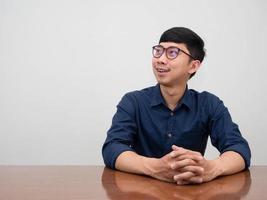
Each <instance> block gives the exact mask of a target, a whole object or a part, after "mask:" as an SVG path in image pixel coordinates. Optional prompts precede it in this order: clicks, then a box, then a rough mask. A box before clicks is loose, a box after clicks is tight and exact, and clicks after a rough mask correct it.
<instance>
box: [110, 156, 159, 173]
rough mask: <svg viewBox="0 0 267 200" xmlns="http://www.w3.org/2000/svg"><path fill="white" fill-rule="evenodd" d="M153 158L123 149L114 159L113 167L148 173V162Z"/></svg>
mask: <svg viewBox="0 0 267 200" xmlns="http://www.w3.org/2000/svg"><path fill="white" fill-rule="evenodd" d="M153 160H154V159H153V158H148V157H144V156H140V155H138V154H137V153H135V152H133V151H125V152H123V153H121V154H120V155H119V156H118V158H117V159H116V163H115V168H116V169H118V170H121V171H125V172H130V173H135V174H142V175H150V174H151V172H150V163H151V162H152V161H153Z"/></svg>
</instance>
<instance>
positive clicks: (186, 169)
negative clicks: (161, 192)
mask: <svg viewBox="0 0 267 200" xmlns="http://www.w3.org/2000/svg"><path fill="white" fill-rule="evenodd" d="M179 171H180V172H192V173H194V174H195V175H196V176H202V175H203V173H204V168H203V167H199V166H186V167H184V168H182V169H179Z"/></svg>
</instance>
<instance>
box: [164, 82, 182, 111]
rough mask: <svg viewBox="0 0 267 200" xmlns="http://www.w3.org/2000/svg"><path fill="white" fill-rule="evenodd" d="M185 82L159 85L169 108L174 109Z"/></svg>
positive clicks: (180, 96)
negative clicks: (175, 84) (176, 84)
mask: <svg viewBox="0 0 267 200" xmlns="http://www.w3.org/2000/svg"><path fill="white" fill-rule="evenodd" d="M185 89H186V83H185V84H183V85H178V86H164V85H160V91H161V94H162V96H163V98H164V100H165V102H166V104H167V106H168V108H169V109H170V110H174V109H175V108H176V106H177V105H178V103H179V102H180V100H181V98H182V96H183V95H184V92H185Z"/></svg>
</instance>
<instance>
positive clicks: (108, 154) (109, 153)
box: [103, 143, 134, 169]
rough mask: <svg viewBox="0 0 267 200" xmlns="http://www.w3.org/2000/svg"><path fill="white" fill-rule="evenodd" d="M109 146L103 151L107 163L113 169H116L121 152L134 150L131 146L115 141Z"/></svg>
mask: <svg viewBox="0 0 267 200" xmlns="http://www.w3.org/2000/svg"><path fill="white" fill-rule="evenodd" d="M108 146H109V147H108ZM108 146H106V148H105V149H104V151H103V157H104V162H105V165H106V166H107V167H109V168H111V169H115V163H116V160H117V158H118V156H119V155H120V154H121V153H123V152H124V151H134V150H133V149H132V148H131V147H130V146H128V145H126V144H121V143H113V144H110V145H108Z"/></svg>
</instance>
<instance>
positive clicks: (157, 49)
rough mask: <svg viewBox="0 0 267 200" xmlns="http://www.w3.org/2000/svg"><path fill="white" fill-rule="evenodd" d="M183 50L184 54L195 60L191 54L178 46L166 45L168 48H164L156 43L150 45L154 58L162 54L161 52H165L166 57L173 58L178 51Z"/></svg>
mask: <svg viewBox="0 0 267 200" xmlns="http://www.w3.org/2000/svg"><path fill="white" fill-rule="evenodd" d="M180 51H181V52H183V53H184V54H186V55H188V56H189V57H190V58H192V59H194V60H196V59H195V58H194V57H193V56H192V55H190V54H189V53H186V52H185V51H183V50H182V49H180V48H178V47H173V46H171V47H168V48H164V47H163V46H161V45H156V46H153V47H152V54H153V57H154V58H159V57H161V56H162V55H163V53H164V52H165V54H166V57H167V58H168V59H170V60H173V59H175V58H176V57H177V56H178V55H179V52H180Z"/></svg>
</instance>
